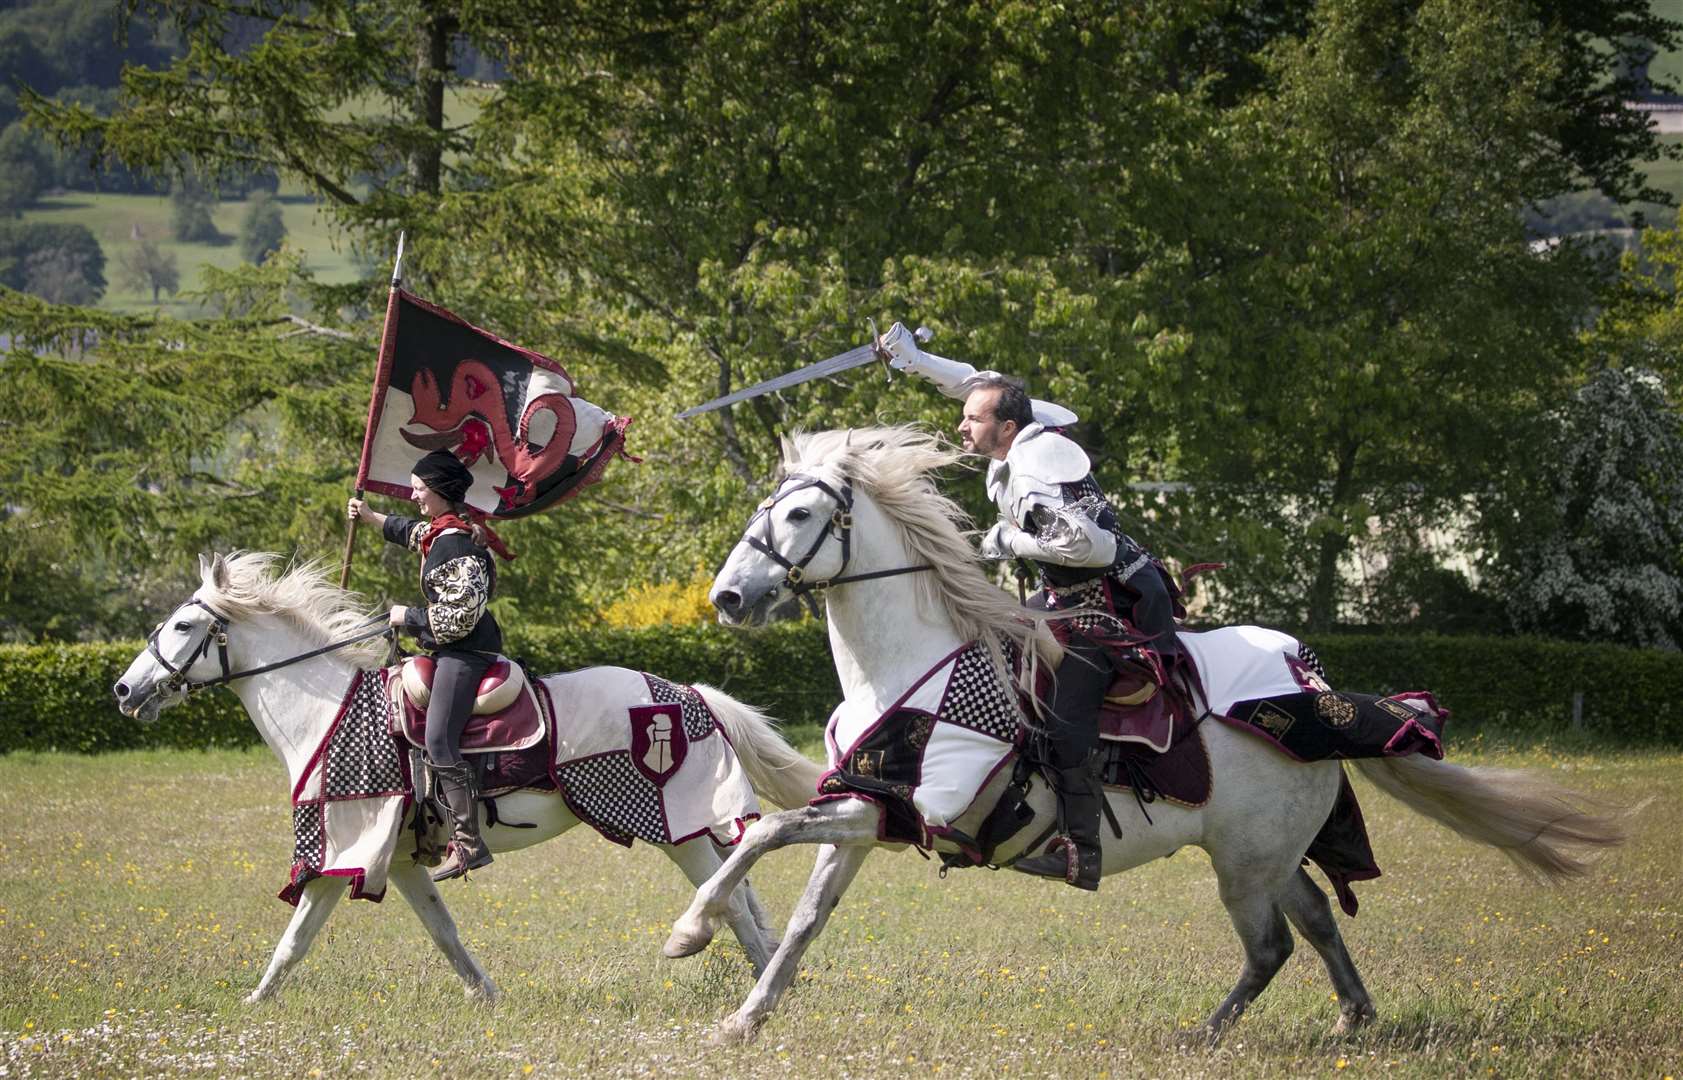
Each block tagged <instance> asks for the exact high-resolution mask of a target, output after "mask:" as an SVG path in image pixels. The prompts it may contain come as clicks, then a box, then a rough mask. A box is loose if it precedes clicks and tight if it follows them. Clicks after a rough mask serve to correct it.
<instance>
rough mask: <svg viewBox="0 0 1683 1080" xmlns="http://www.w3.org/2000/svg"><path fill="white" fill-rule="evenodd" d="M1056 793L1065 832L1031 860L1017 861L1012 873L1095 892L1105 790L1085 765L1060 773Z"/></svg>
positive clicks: (1013, 865) (1098, 872) (1055, 786)
mask: <svg viewBox="0 0 1683 1080" xmlns="http://www.w3.org/2000/svg"><path fill="white" fill-rule="evenodd" d="M1056 777H1057V780H1056V782H1055V783H1054V784H1053V790H1054V791H1055V792H1056V793H1057V796H1058V812H1059V814H1060V815H1062V817H1063V822H1064V831H1063V834H1062V835H1060V836H1056V837H1053V839H1052V843H1051V844H1050V845H1048V847H1047V848H1046V850H1045V851H1044V852H1043V853H1041V854H1039V855H1035V856H1033V857H1032V858H1027V859H1018V860H1017V861H1016V862H1015V863H1012V864H1011V869H1013V870H1021V871H1022V872H1023V873H1025V874H1037V875H1039V876H1041V877H1055V878H1063V879H1064V882H1065V883H1066V884H1069V885H1074V886H1075V887H1076V888H1077V889H1086V890H1087V891H1088V892H1094V891H1096V890H1097V889H1098V887H1099V875H1100V862H1101V859H1102V851H1101V849H1100V847H1099V809H1100V805H1099V804H1100V800H1102V799H1103V798H1104V789H1103V788H1101V787H1100V786H1099V781H1098V777H1096V776H1094V775H1093V771H1092V770H1091V769H1090V768H1088V767H1087V766H1086V765H1080V766H1078V767H1076V768H1073V769H1059V770H1058V771H1057V773H1056Z"/></svg>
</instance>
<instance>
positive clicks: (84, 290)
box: [23, 247, 105, 305]
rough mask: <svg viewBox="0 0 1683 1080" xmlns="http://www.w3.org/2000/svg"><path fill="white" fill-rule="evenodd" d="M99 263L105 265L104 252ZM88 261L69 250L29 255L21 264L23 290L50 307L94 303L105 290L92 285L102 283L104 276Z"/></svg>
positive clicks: (56, 249) (48, 249)
mask: <svg viewBox="0 0 1683 1080" xmlns="http://www.w3.org/2000/svg"><path fill="white" fill-rule="evenodd" d="M98 261H99V262H100V263H101V264H103V263H104V262H105V256H104V254H103V253H101V254H100V256H99V260H98ZM89 262H90V260H89V259H88V258H87V257H86V256H82V255H79V254H78V253H77V252H75V251H72V250H71V249H69V248H62V247H58V248H45V249H43V250H40V251H35V252H31V253H30V255H29V257H28V258H27V259H25V260H24V264H23V270H24V282H23V287H24V291H25V292H29V293H33V294H34V295H36V296H39V297H41V298H42V299H43V300H46V301H47V302H48V303H53V304H82V305H92V304H97V303H98V302H99V297H100V294H101V293H102V292H104V291H105V290H104V288H103V286H102V285H98V284H95V282H96V281H100V282H103V280H104V275H103V274H101V273H100V270H99V267H97V266H91V265H89Z"/></svg>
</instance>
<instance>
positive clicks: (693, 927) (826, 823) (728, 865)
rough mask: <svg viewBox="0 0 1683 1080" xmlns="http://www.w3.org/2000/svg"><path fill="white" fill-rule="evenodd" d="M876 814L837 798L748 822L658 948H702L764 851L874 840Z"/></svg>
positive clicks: (858, 802) (691, 951)
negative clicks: (793, 846)
mask: <svg viewBox="0 0 1683 1080" xmlns="http://www.w3.org/2000/svg"><path fill="white" fill-rule="evenodd" d="M879 817H880V811H878V810H877V808H876V807H875V806H873V805H872V804H870V803H868V802H865V801H864V800H862V799H840V800H837V801H835V802H827V803H819V804H818V805H817V806H803V807H800V808H799V809H796V810H783V811H780V812H779V813H775V814H770V815H767V816H766V817H763V818H760V819H759V820H758V821H756V822H754V823H753V824H752V825H750V826H748V831H747V832H745V833H743V834H742V840H741V842H740V843H738V844H737V845H736V850H735V851H733V852H732V853H731V856H730V858H728V859H726V860H725V864H724V866H722V867H720V868H719V870H718V872H717V873H715V874H714V875H713V876H712V877H711V878H709V879H708V881H707V884H705V885H703V886H702V887H701V888H699V889H697V890H696V892H695V899H694V900H692V901H690V906H689V909H688V910H687V911H685V912H684V913H683V914H682V915H680V916H679V917H678V921H677V922H675V923H673V924H672V935H671V936H670V937H668V938H667V939H666V945H665V946H664V947H663V948H662V950H661V951H662V952H664V953H665V954H666V955H667V956H669V957H672V958H674V959H676V958H677V957H680V956H693V955H695V954H696V953H698V952H700V951H701V950H702V949H705V948H706V947H707V943H708V942H710V941H712V940H713V933H714V931H716V930H717V929H718V927H719V920H720V918H722V917H723V916H724V915H725V912H726V909H727V903H728V901H729V899H730V896H731V893H732V892H733V891H735V889H736V887H737V886H738V885H740V884H741V883H742V881H743V879H744V878H746V877H747V876H748V870H749V868H750V867H752V866H753V865H754V863H755V862H757V861H758V860H759V858H760V856H762V855H764V854H766V853H767V852H768V851H775V850H776V849H778V848H780V847H785V846H787V845H789V844H863V843H874V842H875V840H876V837H877V821H878V819H879Z"/></svg>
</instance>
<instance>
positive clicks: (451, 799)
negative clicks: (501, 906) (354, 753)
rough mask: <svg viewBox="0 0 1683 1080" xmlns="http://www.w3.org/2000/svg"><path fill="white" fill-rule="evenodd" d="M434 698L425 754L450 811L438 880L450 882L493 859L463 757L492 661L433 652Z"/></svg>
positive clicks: (470, 770)
mask: <svg viewBox="0 0 1683 1080" xmlns="http://www.w3.org/2000/svg"><path fill="white" fill-rule="evenodd" d="M434 660H435V665H436V667H435V669H434V674H433V679H432V698H431V700H430V701H428V702H427V757H428V759H430V760H431V762H432V769H433V775H434V776H436V777H437V778H438V797H439V799H440V801H442V802H443V803H444V806H445V809H446V810H448V811H449V814H450V833H451V836H450V849H449V852H448V853H447V854H446V855H445V857H444V862H443V863H441V864H440V865H439V867H438V869H437V870H434V871H433V874H432V879H433V880H434V881H448V880H449V879H450V878H454V877H460V876H461V875H463V874H465V873H467V872H468V871H469V870H477V869H478V868H479V867H481V866H484V865H486V864H487V863H489V862H490V861H491V849H490V848H488V847H486V846H485V841H484V839H483V838H482V837H481V836H480V835H479V803H478V800H477V799H476V798H475V797H474V796H475V793H474V790H473V767H472V766H471V765H469V764H468V763H467V762H466V761H463V760H462V754H461V749H460V747H461V741H462V731H463V730H464V729H465V728H466V727H467V722H468V719H469V718H470V717H471V716H472V715H473V699H474V695H475V694H476V693H477V691H478V689H479V680H480V679H481V678H483V677H484V675H485V671H486V669H487V668H489V667H490V666H491V658H490V657H488V656H485V655H484V654H482V653H469V652H459V653H449V652H441V653H438V654H436V655H435V658H434Z"/></svg>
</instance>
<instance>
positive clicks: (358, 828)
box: [280, 671, 409, 905]
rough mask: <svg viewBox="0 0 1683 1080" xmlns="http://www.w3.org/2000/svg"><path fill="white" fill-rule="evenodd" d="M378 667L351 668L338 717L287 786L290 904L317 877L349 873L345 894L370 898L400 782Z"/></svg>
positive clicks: (396, 811)
mask: <svg viewBox="0 0 1683 1080" xmlns="http://www.w3.org/2000/svg"><path fill="white" fill-rule="evenodd" d="M387 700H388V699H387V696H386V692H385V673H384V672H381V671H359V672H357V675H356V678H354V679H353V680H352V681H351V687H350V689H349V690H348V691H347V692H346V694H345V700H344V702H343V703H342V704H341V705H340V706H339V715H338V716H337V717H335V718H334V720H333V723H332V725H331V726H329V727H328V729H327V734H326V735H325V736H323V738H322V741H321V744H320V745H319V746H317V747H316V750H315V753H314V754H313V755H312V756H311V758H310V761H309V763H308V764H307V765H306V766H305V767H304V771H303V775H301V776H300V777H299V778H298V781H297V783H296V784H294V785H293V789H292V832H293V839H294V847H293V855H292V874H291V876H290V877H289V878H288V880H287V883H286V887H285V888H283V889H281V891H280V898H281V899H282V900H285V901H286V902H287V903H289V904H293V905H296V904H297V903H298V897H299V896H300V895H301V893H302V892H303V888H304V886H305V885H306V884H308V883H309V882H310V880H311V879H313V878H317V877H324V876H325V877H346V878H350V879H351V896H352V897H354V898H356V899H360V900H373V901H376V902H378V901H379V900H380V899H382V898H383V897H384V896H385V894H386V870H387V868H388V866H389V865H390V863H391V857H392V850H393V848H394V847H395V846H396V843H397V834H398V830H399V829H400V828H402V825H403V811H404V808H405V806H406V805H407V804H408V801H409V797H408V787H409V785H408V783H407V777H406V775H405V772H406V770H405V769H404V765H403V761H402V759H401V758H400V757H399V755H398V748H397V741H396V739H395V738H394V737H393V736H392V734H391V732H390V728H389V726H388V724H387V716H386V709H387Z"/></svg>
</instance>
